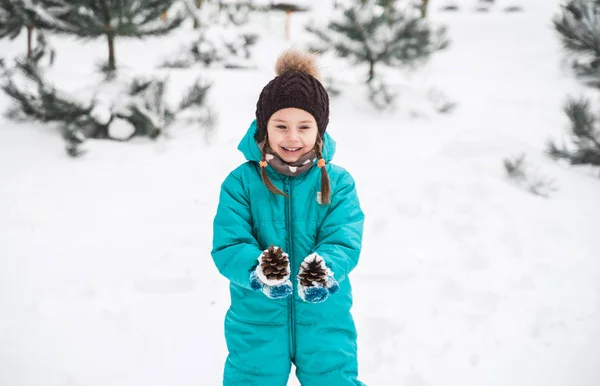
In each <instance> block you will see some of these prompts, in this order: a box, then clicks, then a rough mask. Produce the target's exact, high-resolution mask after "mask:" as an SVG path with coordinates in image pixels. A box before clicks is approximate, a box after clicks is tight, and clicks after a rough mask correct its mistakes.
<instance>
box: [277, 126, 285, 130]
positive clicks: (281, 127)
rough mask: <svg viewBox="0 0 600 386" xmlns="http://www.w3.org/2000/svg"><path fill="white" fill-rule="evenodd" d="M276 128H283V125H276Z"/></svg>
mask: <svg viewBox="0 0 600 386" xmlns="http://www.w3.org/2000/svg"><path fill="white" fill-rule="evenodd" d="M277 128H278V129H285V126H284V125H277Z"/></svg>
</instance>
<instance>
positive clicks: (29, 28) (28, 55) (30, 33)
mask: <svg viewBox="0 0 600 386" xmlns="http://www.w3.org/2000/svg"><path fill="white" fill-rule="evenodd" d="M32 35H33V26H30V25H28V26H27V59H31V53H32V49H31V39H32V37H33V36H32Z"/></svg>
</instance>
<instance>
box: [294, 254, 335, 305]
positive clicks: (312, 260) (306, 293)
mask: <svg viewBox="0 0 600 386" xmlns="http://www.w3.org/2000/svg"><path fill="white" fill-rule="evenodd" d="M339 289H340V286H339V284H338V282H337V281H336V280H335V278H334V277H333V272H331V270H330V269H329V268H328V267H327V265H326V264H325V261H324V260H323V258H322V257H321V256H319V255H318V254H316V253H312V254H310V255H308V256H307V257H306V258H305V259H304V261H303V262H302V264H301V265H300V270H299V271H298V295H299V296H300V298H302V300H304V301H305V302H308V303H321V302H324V301H325V300H327V298H328V297H329V295H333V294H335V293H336V292H338V290H339Z"/></svg>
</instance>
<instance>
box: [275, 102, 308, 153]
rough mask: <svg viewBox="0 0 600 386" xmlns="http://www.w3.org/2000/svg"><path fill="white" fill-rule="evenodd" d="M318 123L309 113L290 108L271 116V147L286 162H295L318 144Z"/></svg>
mask: <svg viewBox="0 0 600 386" xmlns="http://www.w3.org/2000/svg"><path fill="white" fill-rule="evenodd" d="M317 133H318V130H317V122H316V121H315V118H314V117H313V116H312V115H311V114H310V113H308V112H306V111H304V110H301V109H297V108H295V107H289V108H285V109H281V110H279V111H277V112H275V114H273V115H271V118H270V119H269V122H267V135H268V138H269V146H270V147H271V149H273V150H274V151H275V152H277V154H279V156H280V157H281V158H282V159H283V160H284V161H285V162H294V161H297V160H298V158H300V157H302V156H303V155H305V154H307V153H308V152H310V151H311V150H312V149H313V148H314V147H315V143H316V142H317Z"/></svg>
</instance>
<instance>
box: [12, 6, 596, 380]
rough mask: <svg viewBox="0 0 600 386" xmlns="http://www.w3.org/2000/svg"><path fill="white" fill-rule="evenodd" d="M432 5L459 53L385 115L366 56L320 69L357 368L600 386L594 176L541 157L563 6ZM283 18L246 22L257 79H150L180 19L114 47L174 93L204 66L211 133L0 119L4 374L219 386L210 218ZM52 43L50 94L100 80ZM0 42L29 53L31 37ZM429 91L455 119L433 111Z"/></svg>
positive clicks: (71, 48)
mask: <svg viewBox="0 0 600 386" xmlns="http://www.w3.org/2000/svg"><path fill="white" fill-rule="evenodd" d="M315 3H316V4H318V7H317V8H316V9H317V10H316V11H314V12H319V13H320V15H321V16H322V15H323V14H324V13H326V12H328V6H329V4H330V2H329V1H322V2H315ZM431 3H432V6H431V14H430V17H431V19H432V20H433V21H435V22H436V23H443V24H445V25H447V27H448V29H449V38H450V39H451V46H450V47H449V48H448V49H447V50H446V51H443V52H441V53H439V54H436V55H435V56H434V58H433V59H432V60H431V62H430V63H429V64H428V65H427V66H426V67H424V68H422V69H421V70H419V71H417V72H415V73H413V74H411V75H410V76H398V74H396V79H397V85H398V87H400V88H399V90H401V92H402V93H401V95H400V99H399V107H398V109H397V110H396V111H392V112H384V113H381V112H377V111H376V110H375V109H374V108H372V107H370V106H369V105H368V103H367V102H366V97H365V96H364V95H362V94H361V93H362V92H363V89H362V88H361V87H359V86H357V81H356V79H357V77H363V76H365V75H366V68H363V67H358V66H355V67H351V66H349V65H346V66H345V67H336V66H342V65H343V63H344V62H341V61H333V60H328V59H326V60H324V63H323V64H324V68H323V71H324V72H325V73H326V74H333V73H336V74H338V75H339V74H344V76H345V77H346V79H347V81H346V82H344V83H343V84H342V86H343V87H344V89H345V90H346V93H345V94H343V95H342V96H341V97H339V98H337V99H334V100H333V101H332V106H331V110H332V115H331V122H330V125H329V128H328V130H329V132H330V133H331V135H332V136H333V137H334V138H335V139H336V141H337V142H338V152H337V155H336V158H335V159H334V163H338V164H340V165H342V166H344V167H346V168H347V169H348V170H349V171H350V172H351V173H353V175H354V177H355V179H356V181H357V185H358V189H359V195H360V199H361V203H362V205H363V209H364V212H365V214H366V217H367V220H366V229H365V235H364V250H363V254H362V257H361V261H360V263H359V265H358V267H357V269H356V270H355V271H354V272H353V274H352V275H351V278H352V280H353V285H354V297H355V307H354V309H353V313H354V316H355V319H356V323H357V328H358V332H359V356H360V357H359V362H360V373H361V379H362V380H363V382H365V383H366V384H367V385H370V386H380V385H381V386H388V385H389V386H395V385H398V386H400V385H402V386H447V385H461V386H509V385H510V386H542V385H543V386H597V385H600V234H599V233H598V230H599V229H600V205H599V199H600V179H599V178H598V177H597V176H598V171H597V170H596V171H593V170H590V169H588V168H585V167H581V168H572V167H569V166H566V165H564V164H561V163H557V162H555V161H552V160H550V159H549V158H548V157H546V156H545V155H544V154H543V150H544V148H545V143H546V140H548V139H555V140H558V141H559V142H562V141H563V140H565V139H566V138H565V133H566V127H567V121H566V117H565V115H564V113H563V112H562V106H563V102H564V100H565V98H566V97H567V95H577V94H578V93H579V92H581V91H582V89H581V88H580V86H579V85H578V83H577V82H576V81H575V80H574V79H572V76H571V75H570V74H569V72H568V69H567V68H566V67H565V66H564V65H563V58H562V50H561V48H560V44H559V40H558V37H557V35H556V34H555V33H554V32H553V30H552V28H551V18H552V15H553V14H554V13H555V12H557V11H558V1H550V0H528V1H523V2H521V3H520V4H522V5H523V7H524V12H520V13H506V12H502V11H501V8H502V7H501V6H502V4H508V3H509V2H508V1H502V0H498V1H497V3H498V4H497V5H498V7H497V8H495V9H493V10H492V11H490V12H487V13H476V12H473V11H472V8H473V4H474V3H475V1H467V0H462V1H461V2H458V3H459V4H463V7H462V9H461V11H460V12H453V13H442V12H439V11H438V8H436V7H437V5H436V3H439V2H438V1H436V0H432V1H431ZM516 3H518V2H516V1H512V2H510V4H516ZM297 16H298V17H295V18H294V19H293V20H292V23H293V24H292V39H293V41H292V42H286V41H285V40H284V39H283V16H282V15H281V14H273V15H271V16H270V17H265V16H261V17H260V18H257V19H256V20H255V21H254V23H256V26H257V28H258V27H260V28H261V30H262V31H263V34H264V36H263V39H262V40H260V41H259V43H258V44H257V46H256V47H255V50H254V54H255V56H254V57H255V60H256V65H257V68H256V69H252V70H224V69H209V70H206V69H203V68H201V67H193V68H190V69H185V70H167V69H161V70H156V69H155V67H156V65H157V63H159V61H160V60H162V59H164V57H165V56H168V55H169V54H170V53H172V52H173V49H174V48H176V47H178V46H180V44H181V42H182V41H184V40H185V39H189V35H190V34H191V32H190V31H191V27H190V26H189V25H187V24H186V25H185V26H184V27H182V28H181V29H180V30H177V31H176V32H174V33H173V34H171V35H169V36H168V37H163V38H154V39H148V40H145V41H128V40H120V41H118V42H117V46H116V54H117V63H118V64H119V65H122V66H125V67H126V68H127V69H128V70H129V71H132V72H139V73H149V72H155V73H159V74H166V75H168V76H169V80H170V82H171V85H170V89H169V93H170V95H171V96H172V98H173V99H174V100H179V99H180V97H181V93H182V90H183V89H184V88H185V87H187V86H189V85H190V84H191V82H192V81H193V80H194V79H195V78H196V76H198V75H201V76H203V77H206V78H208V79H210V80H211V81H212V82H213V83H214V87H213V88H212V90H211V94H210V96H209V103H210V104H211V105H212V106H213V107H214V109H215V111H217V112H218V114H219V123H218V127H217V128H216V131H215V133H214V135H212V136H209V137H207V136H206V135H205V133H203V132H202V131H201V130H200V129H199V128H198V127H185V125H181V124H180V125H176V126H175V127H173V128H171V129H170V131H169V136H168V137H167V138H161V139H159V140H157V141H155V142H152V141H149V140H146V139H138V140H135V141H132V142H130V143H126V144H122V143H115V142H102V141H89V142H88V143H86V148H87V150H88V153H87V154H85V155H84V156H83V157H82V158H79V159H71V158H68V157H67V156H66V155H65V152H64V149H63V143H62V139H61V138H60V136H59V134H58V133H57V132H56V131H54V130H53V129H52V127H51V126H44V125H42V124H39V123H28V124H16V123H13V122H10V121H7V120H5V118H0V386H142V385H143V386H167V385H168V386H171V385H177V386H192V385H193V386H198V385H200V386H217V385H220V384H221V373H222V367H223V362H224V359H225V356H226V348H225V343H224V337H223V327H222V322H223V317H224V314H225V311H226V310H227V308H228V305H229V304H228V302H229V292H228V282H227V281H226V280H225V279H224V278H223V277H221V276H220V275H219V273H218V271H217V269H216V268H215V267H214V264H213V262H212V259H211V257H210V250H211V241H212V220H213V216H214V213H215V210H216V205H217V199H218V191H219V187H220V184H221V182H222V180H223V179H224V178H225V176H226V175H227V174H228V173H229V171H230V170H231V169H233V168H234V167H236V166H237V165H239V164H240V163H241V162H243V157H242V155H241V154H240V153H239V152H238V151H237V150H236V147H237V144H238V142H239V140H240V139H241V138H242V136H243V135H244V133H245V131H246V129H247V127H248V125H249V124H250V122H251V120H252V119H253V116H254V109H255V103H256V100H257V98H258V95H259V93H260V90H261V88H262V87H263V86H264V85H265V84H266V82H267V81H268V80H270V79H271V78H272V77H273V75H274V74H273V70H272V66H273V63H274V60H275V57H276V56H277V55H278V54H279V53H280V52H281V50H283V49H284V48H285V47H287V46H288V45H290V44H292V45H293V44H296V45H299V44H300V42H303V41H306V39H307V36H306V35H305V32H303V30H302V27H301V24H302V23H303V22H304V21H306V20H307V19H308V18H309V17H310V15H306V14H305V15H297ZM52 43H53V44H54V46H55V47H56V49H57V61H56V63H55V65H54V67H52V68H51V69H50V71H49V73H48V76H49V77H50V79H52V81H53V82H54V83H55V84H56V85H57V86H59V87H61V88H62V89H64V90H66V91H68V92H71V93H73V94H74V95H77V94H82V95H83V94H86V93H87V92H88V90H89V89H90V88H91V87H92V86H94V85H97V84H98V83H99V82H100V78H99V76H98V75H97V74H96V73H95V72H94V71H95V70H94V68H95V65H96V63H97V62H99V61H101V60H104V59H105V51H106V48H105V42H104V41H103V40H99V41H93V42H88V43H85V44H83V43H82V42H80V41H76V40H70V39H67V38H53V39H52ZM0 47H1V48H0V51H2V52H13V53H17V52H22V51H23V50H24V48H25V40H24V36H21V37H20V38H19V39H17V40H15V41H7V40H2V41H0ZM430 90H437V91H439V92H442V93H443V94H444V95H446V96H447V97H448V98H450V99H451V100H452V101H454V102H455V103H457V107H456V109H455V110H454V112H452V113H451V114H445V115H444V114H438V113H435V112H433V110H432V109H431V108H430V106H429V104H428V103H426V97H427V95H428V91H430ZM8 104H9V100H8V98H7V97H6V96H5V95H0V108H2V110H4V108H5V107H6V106H8ZM520 153H525V154H526V156H527V161H528V162H529V163H530V164H531V166H532V168H533V169H534V170H537V172H538V173H539V174H540V175H542V176H546V177H548V178H551V179H554V181H555V182H554V186H555V187H556V191H554V192H553V193H551V194H550V196H549V197H547V198H546V197H541V196H536V195H533V194H531V193H529V192H527V191H525V190H523V189H521V188H520V187H518V186H516V185H515V184H513V183H512V182H510V181H509V180H508V179H507V178H506V173H505V171H504V167H503V163H502V161H503V159H504V158H505V157H512V156H514V155H517V154H520ZM290 385H298V383H297V381H296V380H295V377H294V376H293V375H292V376H291V377H290Z"/></svg>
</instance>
